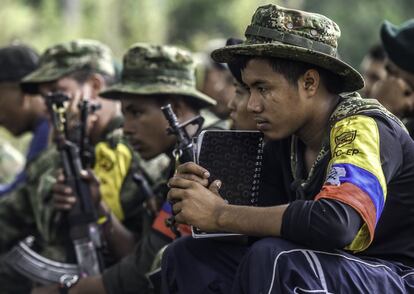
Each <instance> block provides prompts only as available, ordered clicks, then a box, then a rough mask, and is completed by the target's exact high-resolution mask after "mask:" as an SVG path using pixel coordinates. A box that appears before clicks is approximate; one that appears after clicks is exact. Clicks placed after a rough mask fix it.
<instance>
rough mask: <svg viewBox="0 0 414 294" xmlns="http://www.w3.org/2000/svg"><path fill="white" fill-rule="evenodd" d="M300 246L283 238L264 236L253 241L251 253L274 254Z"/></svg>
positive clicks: (258, 254)
mask: <svg viewBox="0 0 414 294" xmlns="http://www.w3.org/2000/svg"><path fill="white" fill-rule="evenodd" d="M298 247H300V246H299V245H296V244H294V243H292V242H289V241H287V240H285V239H282V238H263V239H261V240H259V241H256V242H255V243H253V245H252V246H251V247H250V250H249V254H251V255H254V256H256V257H259V258H260V257H268V256H274V255H275V254H276V255H277V254H279V253H281V252H284V251H288V250H291V249H294V248H298Z"/></svg>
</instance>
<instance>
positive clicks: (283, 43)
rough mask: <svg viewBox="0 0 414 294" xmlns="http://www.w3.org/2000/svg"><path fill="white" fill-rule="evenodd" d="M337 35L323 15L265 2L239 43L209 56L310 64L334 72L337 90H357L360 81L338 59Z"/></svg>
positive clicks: (219, 58) (354, 73)
mask: <svg viewBox="0 0 414 294" xmlns="http://www.w3.org/2000/svg"><path fill="white" fill-rule="evenodd" d="M340 35H341V32H340V29H339V27H338V25H337V24H336V23H335V22H333V21H332V20H330V19H329V18H327V17H325V16H323V15H320V14H317V13H310V12H305V11H300V10H294V9H287V8H284V7H280V6H277V5H272V4H269V5H265V6H260V7H259V8H258V9H257V10H256V12H255V13H254V15H253V17H252V22H251V24H250V25H249V26H248V27H247V29H246V32H245V36H246V40H245V41H244V42H243V43H242V44H240V45H234V46H226V47H223V48H220V49H217V50H215V51H213V52H212V58H213V59H214V60H216V61H217V62H227V63H229V62H233V61H235V60H236V59H237V56H240V55H244V56H246V55H247V56H258V57H276V58H283V59H289V60H297V61H301V62H305V63H310V64H314V65H317V66H319V67H321V68H324V69H327V70H329V71H331V72H332V73H334V74H336V75H338V76H339V77H340V79H341V81H342V87H341V92H352V91H356V90H358V89H361V88H362V87H363V86H364V80H363V78H362V76H361V75H360V74H359V73H358V72H357V71H356V70H355V69H354V68H353V67H352V66H350V65H349V64H347V63H345V62H343V61H342V60H340V59H339V58H338V53H337V47H338V39H339V37H340Z"/></svg>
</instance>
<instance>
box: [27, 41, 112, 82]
mask: <svg viewBox="0 0 414 294" xmlns="http://www.w3.org/2000/svg"><path fill="white" fill-rule="evenodd" d="M82 69H89V70H92V71H94V72H97V73H102V74H106V75H109V76H114V74H115V68H114V60H113V57H112V52H111V50H110V49H109V47H108V46H106V45H104V44H102V43H100V42H98V41H95V40H88V39H78V40H74V41H70V42H66V43H60V44H57V45H54V46H52V47H50V48H48V49H46V51H45V52H44V53H43V55H42V56H41V57H40V64H39V67H38V68H37V69H36V70H35V71H33V72H32V73H31V74H29V75H28V76H26V77H25V78H24V79H23V80H22V83H21V85H22V86H23V87H26V88H31V87H36V86H37V84H40V83H47V82H53V81H56V80H58V79H60V78H62V77H64V76H66V75H69V74H70V73H73V72H75V71H77V70H82Z"/></svg>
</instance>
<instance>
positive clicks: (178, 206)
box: [172, 201, 183, 215]
mask: <svg viewBox="0 0 414 294" xmlns="http://www.w3.org/2000/svg"><path fill="white" fill-rule="evenodd" d="M182 207H183V202H182V201H178V202H175V203H174V205H173V206H172V209H173V214H174V215H176V214H179V213H180V212H181V209H182Z"/></svg>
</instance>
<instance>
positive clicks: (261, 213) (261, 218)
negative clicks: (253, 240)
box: [217, 205, 288, 236]
mask: <svg viewBox="0 0 414 294" xmlns="http://www.w3.org/2000/svg"><path fill="white" fill-rule="evenodd" d="M287 206H288V205H279V206H272V207H251V206H236V205H223V206H222V207H221V208H220V209H219V210H218V211H217V226H218V229H219V230H220V231H224V232H234V233H240V234H245V235H249V236H280V232H281V227H282V219H283V214H284V212H285V210H286V208H287Z"/></svg>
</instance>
